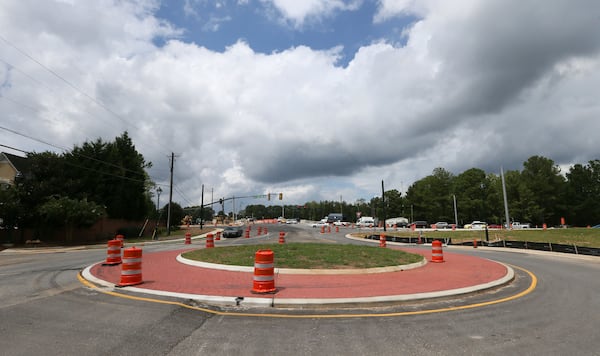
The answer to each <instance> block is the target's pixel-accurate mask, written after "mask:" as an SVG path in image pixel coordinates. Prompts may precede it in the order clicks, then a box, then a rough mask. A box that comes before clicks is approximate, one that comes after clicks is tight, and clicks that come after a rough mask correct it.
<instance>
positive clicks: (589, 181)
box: [0, 132, 600, 240]
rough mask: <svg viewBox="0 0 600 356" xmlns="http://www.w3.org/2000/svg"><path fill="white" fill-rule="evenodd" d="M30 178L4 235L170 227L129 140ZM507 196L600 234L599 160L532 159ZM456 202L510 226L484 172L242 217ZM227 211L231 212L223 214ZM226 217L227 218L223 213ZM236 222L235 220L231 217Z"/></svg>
mask: <svg viewBox="0 0 600 356" xmlns="http://www.w3.org/2000/svg"><path fill="white" fill-rule="evenodd" d="M27 162H28V163H27V164H28V166H29V167H28V169H27V171H26V172H22V173H23V174H20V175H19V176H18V177H16V179H15V184H14V185H12V186H5V187H3V188H2V189H0V203H1V204H0V218H1V219H2V223H1V224H2V226H3V227H4V228H6V227H20V228H34V229H47V228H66V231H67V240H68V239H70V236H69V231H70V230H72V229H73V228H75V227H85V226H90V225H92V224H93V223H94V222H95V221H97V220H98V219H99V218H100V217H102V216H107V217H109V218H116V219H125V220H133V221H136V220H138V221H139V220H143V219H144V218H147V217H154V218H159V217H161V218H162V220H163V221H164V220H166V210H167V208H168V204H165V205H164V206H163V207H162V208H160V209H157V207H156V206H155V205H154V203H153V201H152V200H153V193H154V191H155V188H156V185H155V183H154V182H153V181H152V180H151V179H150V177H149V176H148V174H147V172H146V169H147V168H149V167H151V163H150V162H146V160H145V159H144V157H143V156H142V154H140V153H139V152H138V151H137V150H136V148H135V146H134V144H133V142H132V140H131V138H130V137H129V135H128V134H127V132H124V133H123V134H122V135H121V136H119V137H116V138H115V140H114V141H112V142H105V141H102V140H101V139H98V140H96V141H94V142H85V143H84V144H82V145H81V146H75V147H74V148H73V150H72V151H70V152H67V153H63V154H56V153H52V152H42V153H29V154H27ZM504 177H505V187H506V195H507V201H508V208H509V212H510V216H511V218H512V219H513V220H516V221H521V222H529V223H532V224H533V225H541V224H543V223H546V224H547V225H548V226H555V225H559V224H561V223H562V222H561V220H562V218H564V219H565V221H566V223H567V224H569V225H575V226H586V225H595V224H598V223H599V221H598V220H599V219H600V160H592V161H589V162H588V163H587V164H575V165H573V166H571V167H570V168H569V171H568V172H566V173H564V174H563V173H562V172H561V170H560V168H559V167H558V166H557V165H556V164H555V163H554V161H552V160H551V159H548V158H545V157H541V156H532V157H530V158H529V159H528V160H527V161H525V162H524V163H523V168H522V169H521V170H509V171H507V172H505V174H504ZM454 201H456V213H457V217H458V223H459V224H461V225H462V224H466V223H470V222H471V221H474V220H481V221H486V222H488V223H502V222H504V220H505V218H504V216H505V214H504V202H503V191H502V181H501V177H500V175H499V174H498V173H486V172H485V171H483V170H481V169H478V168H471V169H468V170H466V171H464V172H462V173H460V174H458V175H454V174H452V173H451V172H449V171H447V170H446V169H444V168H436V169H434V170H433V172H432V174H431V175H429V176H427V177H424V178H422V179H420V180H418V181H416V182H414V183H413V184H412V185H411V186H410V187H409V188H408V190H407V192H406V195H402V193H401V192H400V191H398V190H397V189H390V190H387V191H386V192H385V194H384V199H382V197H374V198H371V199H370V200H366V199H358V200H357V201H356V202H354V203H348V202H345V201H319V202H316V201H310V202H306V203H305V204H302V205H285V206H277V205H270V206H265V205H262V204H254V205H248V206H246V207H245V209H243V210H242V211H240V212H239V214H238V216H240V217H254V218H277V217H279V216H285V217H293V218H299V219H308V220H319V219H321V218H323V217H325V216H327V215H328V214H329V213H341V214H343V215H344V216H346V217H347V220H348V221H355V220H356V218H357V216H358V215H362V216H374V217H378V218H379V219H383V217H384V216H385V217H387V218H391V217H400V216H402V217H406V218H408V219H409V220H412V221H416V220H425V221H428V222H429V223H433V222H436V221H447V222H449V223H453V222H454V212H455V209H454ZM221 208H222V207H221ZM214 214H215V210H214V209H213V207H204V208H203V209H200V207H198V206H194V207H186V208H182V207H181V206H180V205H179V204H177V203H173V205H172V207H171V224H172V226H174V225H178V224H179V223H180V221H181V219H182V218H183V217H184V216H191V217H192V220H191V221H192V223H195V222H197V221H198V220H199V219H203V220H204V221H211V220H212V219H213V216H214ZM218 214H219V215H223V211H222V210H221V211H219V213H218ZM230 215H231V213H230Z"/></svg>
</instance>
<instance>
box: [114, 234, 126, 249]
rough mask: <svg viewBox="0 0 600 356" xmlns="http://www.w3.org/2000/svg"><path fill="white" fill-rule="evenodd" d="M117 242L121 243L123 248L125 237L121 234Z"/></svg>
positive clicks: (116, 237) (117, 237)
mask: <svg viewBox="0 0 600 356" xmlns="http://www.w3.org/2000/svg"><path fill="white" fill-rule="evenodd" d="M115 240H119V242H120V243H121V247H123V242H125V236H123V235H121V234H119V235H117V236H115Z"/></svg>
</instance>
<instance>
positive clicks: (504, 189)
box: [500, 166, 510, 230]
mask: <svg viewBox="0 0 600 356" xmlns="http://www.w3.org/2000/svg"><path fill="white" fill-rule="evenodd" d="M500 177H502V195H503V196H504V215H505V218H506V229H507V230H510V215H508V198H507V197H506V182H505V181H504V169H503V168H502V166H500Z"/></svg>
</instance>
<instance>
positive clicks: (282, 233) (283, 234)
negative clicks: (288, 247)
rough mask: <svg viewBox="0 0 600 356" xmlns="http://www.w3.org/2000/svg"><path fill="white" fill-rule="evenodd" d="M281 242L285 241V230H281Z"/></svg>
mask: <svg viewBox="0 0 600 356" xmlns="http://www.w3.org/2000/svg"><path fill="white" fill-rule="evenodd" d="M279 243H280V244H284V243H285V232H283V231H279Z"/></svg>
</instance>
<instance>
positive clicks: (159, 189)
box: [152, 187, 162, 240]
mask: <svg viewBox="0 0 600 356" xmlns="http://www.w3.org/2000/svg"><path fill="white" fill-rule="evenodd" d="M160 193H162V188H161V187H158V188H157V189H156V226H155V227H154V234H153V235H152V240H154V239H155V237H156V232H157V231H158V224H159V223H160Z"/></svg>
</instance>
